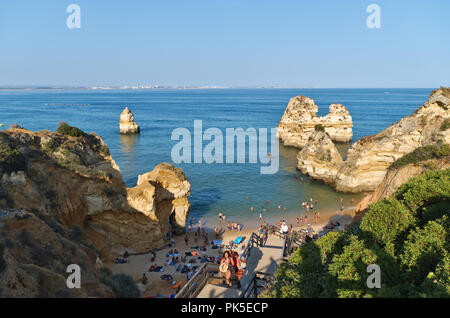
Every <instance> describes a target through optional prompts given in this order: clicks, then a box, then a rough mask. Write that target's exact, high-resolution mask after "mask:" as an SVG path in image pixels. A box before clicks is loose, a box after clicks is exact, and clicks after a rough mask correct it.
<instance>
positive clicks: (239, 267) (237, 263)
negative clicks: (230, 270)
mask: <svg viewBox="0 0 450 318" xmlns="http://www.w3.org/2000/svg"><path fill="white" fill-rule="evenodd" d="M233 261H234V272H235V273H236V278H237V288H238V289H239V288H241V278H242V276H244V268H245V263H246V262H247V261H245V260H244V259H242V258H241V257H239V254H238V253H237V252H236V251H234V252H233Z"/></svg>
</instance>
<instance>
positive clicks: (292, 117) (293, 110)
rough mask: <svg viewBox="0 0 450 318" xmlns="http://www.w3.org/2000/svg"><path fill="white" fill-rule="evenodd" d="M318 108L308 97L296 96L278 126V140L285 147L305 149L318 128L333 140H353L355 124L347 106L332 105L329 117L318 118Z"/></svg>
mask: <svg viewBox="0 0 450 318" xmlns="http://www.w3.org/2000/svg"><path fill="white" fill-rule="evenodd" d="M318 109H319V108H318V106H317V105H316V104H315V103H314V100H313V99H311V98H309V97H306V96H302V95H299V96H296V97H294V98H292V99H291V100H290V101H289V104H288V106H287V108H286V110H285V112H284V114H283V117H282V118H281V121H280V123H279V124H278V126H277V130H278V138H280V139H281V140H282V141H283V143H284V145H286V146H293V147H297V148H303V147H304V146H305V145H306V143H307V141H308V139H309V136H310V135H311V134H312V133H313V132H314V130H315V127H316V126H319V127H320V126H321V127H323V128H324V129H325V132H326V133H328V135H329V136H330V138H331V140H334V141H338V142H348V141H351V140H352V137H353V132H352V127H353V122H352V117H351V116H350V113H349V112H348V110H347V109H346V108H345V106H343V105H340V104H331V105H330V108H329V113H328V115H326V116H324V117H319V116H317V111H318Z"/></svg>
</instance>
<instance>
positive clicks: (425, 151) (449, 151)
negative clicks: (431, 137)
mask: <svg viewBox="0 0 450 318" xmlns="http://www.w3.org/2000/svg"><path fill="white" fill-rule="evenodd" d="M448 155H450V146H449V145H448V144H435V145H428V146H424V147H419V148H417V149H415V150H414V151H413V152H410V153H408V154H406V155H404V156H403V157H401V158H399V159H398V160H396V161H395V162H394V163H393V164H392V166H391V167H392V168H399V167H402V166H405V165H407V164H410V163H414V164H417V163H419V162H421V161H425V160H429V159H439V158H443V157H445V156H448Z"/></svg>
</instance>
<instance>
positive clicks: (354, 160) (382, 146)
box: [329, 88, 450, 193]
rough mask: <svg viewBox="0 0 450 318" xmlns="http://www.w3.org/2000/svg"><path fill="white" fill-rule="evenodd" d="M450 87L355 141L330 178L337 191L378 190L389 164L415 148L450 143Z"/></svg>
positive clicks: (437, 91)
mask: <svg viewBox="0 0 450 318" xmlns="http://www.w3.org/2000/svg"><path fill="white" fill-rule="evenodd" d="M449 96H450V93H449V90H448V89H445V88H443V89H439V90H436V91H433V92H432V94H431V95H430V97H429V99H428V101H427V102H426V103H425V104H424V105H423V106H421V107H419V108H418V109H417V110H416V111H415V112H414V113H413V114H412V115H410V116H407V117H404V118H403V119H401V120H400V121H399V122H398V123H396V124H394V125H392V126H391V127H389V128H387V129H386V130H384V131H382V132H381V133H379V134H377V135H373V136H369V137H364V138H362V139H360V140H359V141H357V142H356V143H355V144H353V146H352V148H351V149H350V150H349V151H348V154H347V158H346V160H345V161H343V162H342V163H341V164H340V165H338V167H337V168H338V169H337V173H335V174H334V175H330V176H329V179H331V180H332V182H329V183H330V184H334V187H335V188H336V190H337V191H341V192H351V193H358V192H365V191H368V192H370V191H374V190H375V189H376V187H377V186H378V185H379V184H380V183H381V182H382V181H383V178H384V176H385V174H386V171H387V169H388V167H389V166H390V165H391V164H392V163H393V162H394V161H396V160H397V159H399V158H400V157H402V156H404V155H405V154H407V153H410V152H412V151H413V150H414V149H416V148H418V147H422V146H426V145H430V144H435V143H438V142H440V143H450V129H447V128H446V127H447V126H448V125H446V123H448V121H449V120H450V108H449V107H450V105H449Z"/></svg>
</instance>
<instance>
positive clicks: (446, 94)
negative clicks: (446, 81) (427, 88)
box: [430, 86, 450, 98]
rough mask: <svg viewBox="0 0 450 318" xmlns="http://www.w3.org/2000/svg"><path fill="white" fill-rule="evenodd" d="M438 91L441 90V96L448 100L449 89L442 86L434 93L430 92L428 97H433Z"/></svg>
mask: <svg viewBox="0 0 450 318" xmlns="http://www.w3.org/2000/svg"><path fill="white" fill-rule="evenodd" d="M438 90H441V91H442V94H443V95H444V96H445V97H448V98H450V87H444V86H441V87H440V88H439V89H435V90H434V91H432V92H431V94H430V96H431V95H433V94H434V93H436V92H437V91H438Z"/></svg>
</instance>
